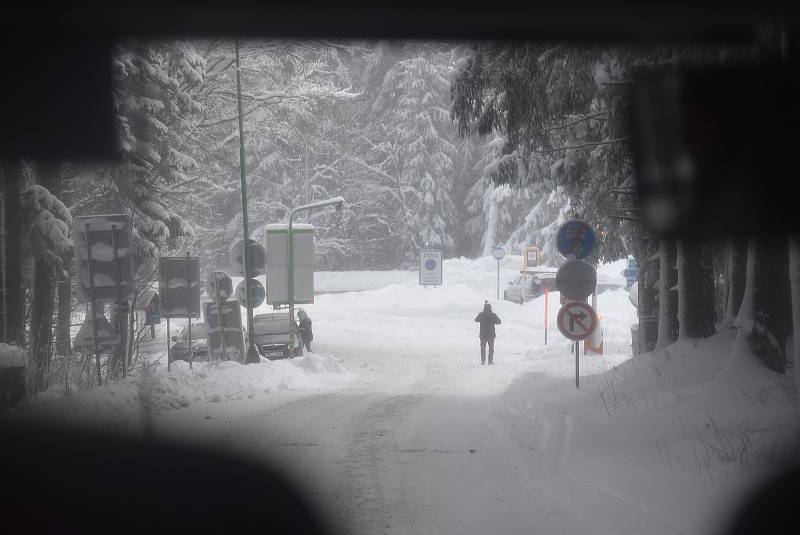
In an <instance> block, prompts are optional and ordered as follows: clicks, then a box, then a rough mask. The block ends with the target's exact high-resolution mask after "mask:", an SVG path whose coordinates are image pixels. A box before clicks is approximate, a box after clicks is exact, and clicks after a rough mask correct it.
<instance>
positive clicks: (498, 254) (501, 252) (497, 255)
mask: <svg viewBox="0 0 800 535" xmlns="http://www.w3.org/2000/svg"><path fill="white" fill-rule="evenodd" d="M492 256H493V257H494V259H495V260H497V300H498V301H499V300H500V261H501V260H502V259H503V257H504V256H506V250H505V249H503V247H502V246H500V245H495V247H494V249H493V250H492ZM522 299H523V301H524V300H525V286H524V285H523V287H522Z"/></svg>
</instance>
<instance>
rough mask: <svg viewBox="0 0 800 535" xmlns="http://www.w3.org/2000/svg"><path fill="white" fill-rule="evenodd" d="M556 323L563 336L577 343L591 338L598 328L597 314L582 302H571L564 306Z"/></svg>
mask: <svg viewBox="0 0 800 535" xmlns="http://www.w3.org/2000/svg"><path fill="white" fill-rule="evenodd" d="M556 321H557V323H558V330H559V331H561V334H563V335H564V336H566V337H567V338H569V339H570V340H574V341H576V342H579V341H581V340H585V339H586V338H589V336H590V335H591V334H592V333H593V332H594V330H595V329H596V328H597V314H595V313H594V309H593V308H592V307H591V306H589V305H588V304H586V303H583V302H581V301H570V302H569V303H566V304H565V305H564V306H562V307H561V310H559V311H558V317H557V318H556Z"/></svg>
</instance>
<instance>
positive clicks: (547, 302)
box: [544, 287, 550, 345]
mask: <svg viewBox="0 0 800 535" xmlns="http://www.w3.org/2000/svg"><path fill="white" fill-rule="evenodd" d="M549 307H550V288H547V287H545V289H544V345H547V313H548V311H549Z"/></svg>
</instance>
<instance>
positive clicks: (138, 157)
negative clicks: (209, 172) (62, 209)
mask: <svg viewBox="0 0 800 535" xmlns="http://www.w3.org/2000/svg"><path fill="white" fill-rule="evenodd" d="M203 71H204V60H203V58H202V57H201V56H200V55H199V54H198V53H197V51H196V49H195V46H194V45H193V44H191V43H188V42H183V41H173V42H155V41H153V42H148V41H144V40H137V41H130V42H122V43H120V44H118V45H117V47H116V48H115V50H114V53H113V57H112V73H113V76H114V80H113V81H114V95H113V97H114V101H113V102H114V107H115V114H116V119H117V125H118V131H119V145H120V149H121V152H122V162H121V163H119V164H114V165H103V166H86V165H80V164H73V165H71V166H69V169H70V174H69V180H68V188H69V194H68V195H67V198H68V203H69V204H70V206H71V210H72V213H73V215H90V214H97V213H124V214H128V215H130V216H131V217H132V219H133V225H134V227H133V246H134V258H135V261H134V264H135V267H138V265H140V263H141V261H142V259H143V258H145V257H155V256H159V255H162V254H165V253H168V252H170V251H173V250H175V249H176V248H178V247H180V246H182V245H186V244H189V243H191V242H192V241H193V240H194V237H195V235H194V231H193V229H192V227H191V225H190V224H189V223H188V222H187V220H186V219H185V218H184V217H182V216H181V215H179V213H178V211H177V208H178V207H179V205H180V196H177V195H171V193H172V192H173V191H174V190H175V188H176V187H177V188H180V187H182V185H185V184H188V183H190V182H191V181H192V180H193V179H194V178H193V176H194V174H195V173H196V172H197V163H196V160H195V159H194V158H193V157H192V156H191V155H190V154H189V150H188V149H189V141H190V140H191V137H192V131H193V128H194V120H195V118H196V117H198V115H199V113H200V112H201V111H202V107H201V106H200V105H199V104H198V102H197V101H196V99H195V98H194V91H195V89H196V88H197V87H198V86H199V84H200V83H201V82H202V80H203ZM123 317H124V316H122V315H117V314H116V313H114V315H113V317H112V318H111V320H112V323H114V324H117V328H118V329H119V330H120V331H119V332H120V335H121V338H122V342H121V343H120V344H119V346H118V348H117V351H115V352H114V354H113V355H112V357H111V359H110V363H109V372H110V376H111V377H116V376H117V375H118V374H119V373H120V371H121V364H120V363H122V362H125V361H127V357H128V356H127V355H126V353H127V352H128V348H129V345H130V344H129V343H128V342H129V341H128V340H127V333H128V332H129V331H130V325H129V324H125V325H123V324H121V323H120V322H121V320H122V319H123ZM128 319H129V321H131V320H132V315H130V316H129V317H128Z"/></svg>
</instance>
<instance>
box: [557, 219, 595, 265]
mask: <svg viewBox="0 0 800 535" xmlns="http://www.w3.org/2000/svg"><path fill="white" fill-rule="evenodd" d="M594 241H595V235H594V231H593V230H592V227H590V226H589V225H588V223H586V222H585V221H581V220H580V219H571V220H570V221H567V222H566V223H564V224H563V225H561V228H559V229H558V234H557V235H556V243H557V245H558V252H560V253H561V254H562V255H564V256H566V257H567V258H575V259H581V258H585V257H586V256H588V255H589V253H590V252H591V251H592V247H594Z"/></svg>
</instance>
